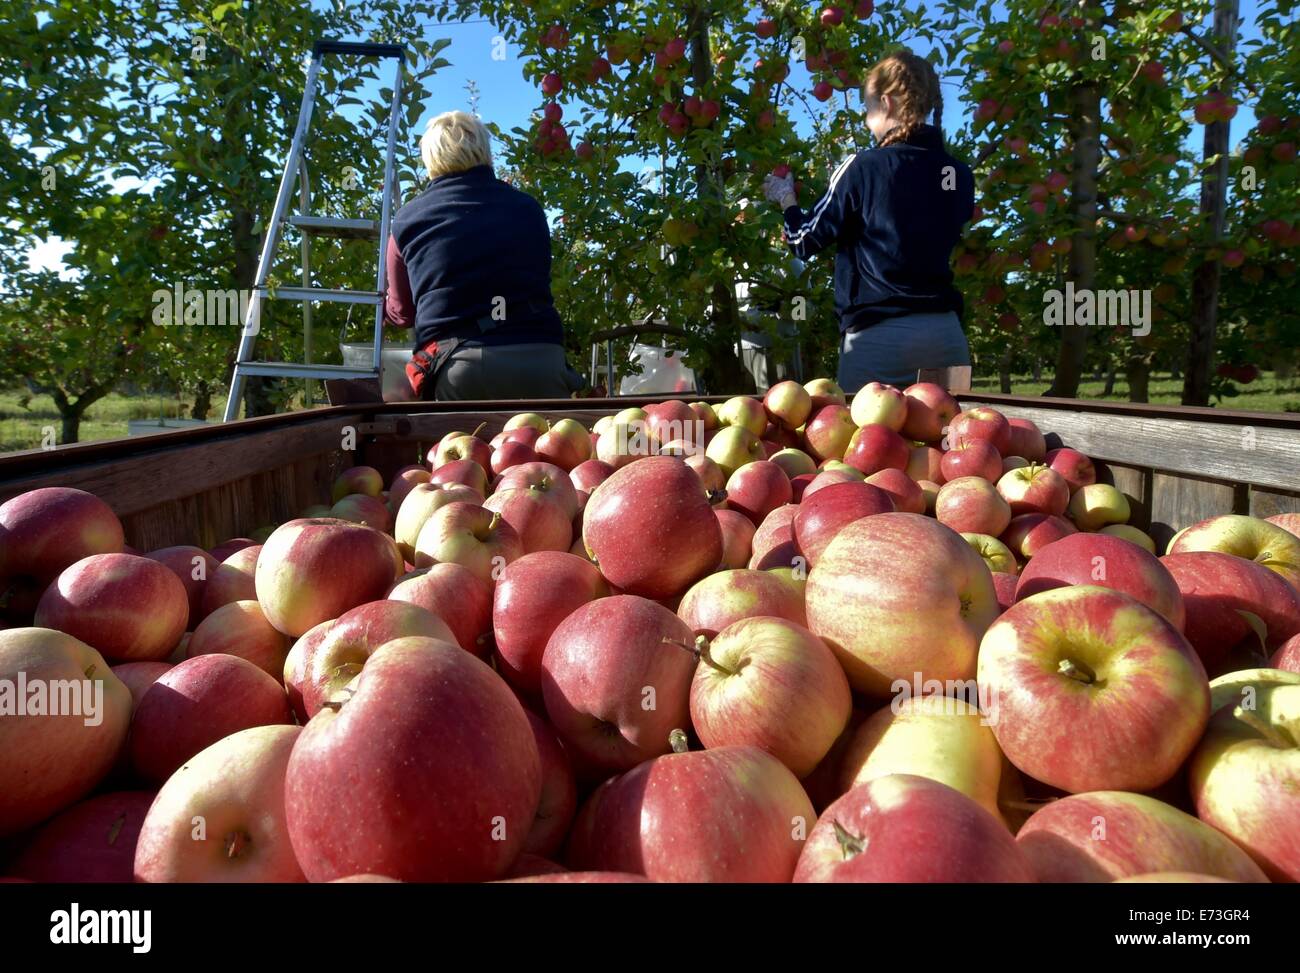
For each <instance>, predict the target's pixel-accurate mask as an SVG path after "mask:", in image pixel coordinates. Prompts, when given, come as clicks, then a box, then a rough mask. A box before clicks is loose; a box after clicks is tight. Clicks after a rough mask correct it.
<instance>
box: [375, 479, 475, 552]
mask: <svg viewBox="0 0 1300 973" xmlns="http://www.w3.org/2000/svg"><path fill="white" fill-rule="evenodd" d="M457 502H461V503H473V504H481V503H482V502H483V498H482V496H481V495H480V494H479V493H478V492H477V491H476V490H475V489H474V488H473V487H471V486H468V485H466V484H464V483H421V484H419V485H417V486H415V487H413V488H412V489H411V491H410V493H408V494H407V496H406V499H405V500H403V501H402V506H401V508H399V509H398V511H397V521H396V523H395V524H394V525H393V538H394V540H396V541H397V549H398V550H399V551H401V553H402V558H403V560H405V561H406V562H407V563H409V564H414V563H415V542H416V541H417V540H419V538H420V531H421V530H422V529H423V528H424V525H425V524H426V523H427V522H428V520H429V518H430V517H432V516H433V515H434V512H435V511H437V510H438V508H439V507H443V506H446V505H447V504H449V503H457Z"/></svg>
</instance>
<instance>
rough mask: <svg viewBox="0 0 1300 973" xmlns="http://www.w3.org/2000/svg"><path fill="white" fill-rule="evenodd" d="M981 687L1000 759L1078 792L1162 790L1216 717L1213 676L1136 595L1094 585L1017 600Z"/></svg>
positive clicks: (994, 639)
mask: <svg viewBox="0 0 1300 973" xmlns="http://www.w3.org/2000/svg"><path fill="white" fill-rule="evenodd" d="M1116 543H1122V542H1121V541H1116ZM1132 549H1133V550H1135V551H1136V550H1138V548H1135V547H1134V548H1132ZM1033 563H1034V562H1032V561H1031V562H1030V564H1031V566H1032V564H1033ZM1023 589H1024V581H1023V579H1022V581H1021V588H1020V589H1019V590H1018V594H1019V592H1020V591H1023ZM978 679H979V685H980V688H981V690H987V691H988V692H989V693H991V694H992V695H993V697H994V698H995V699H996V700H997V711H998V712H997V719H996V721H995V722H994V724H993V732H994V734H995V735H996V736H997V738H998V744H999V745H1000V746H1001V747H1002V752H1003V753H1005V754H1006V755H1007V757H1008V758H1009V759H1010V760H1011V762H1012V763H1013V764H1015V765H1016V767H1018V768H1019V769H1020V770H1021V771H1023V772H1024V773H1026V774H1028V775H1029V776H1031V777H1033V778H1034V779H1035V780H1039V781H1042V782H1043V783H1045V784H1048V785H1050V786H1052V787H1058V788H1060V789H1062V790H1067V791H1070V792H1072V793H1080V792H1082V791H1092V790H1108V789H1123V790H1133V791H1143V790H1151V789H1153V788H1155V787H1159V786H1160V785H1161V784H1163V783H1164V782H1165V781H1167V780H1169V778H1170V777H1172V776H1173V775H1174V774H1175V773H1176V772H1177V770H1178V768H1179V766H1180V765H1181V764H1182V762H1183V761H1184V760H1186V759H1187V757H1188V755H1189V754H1190V753H1191V752H1192V749H1193V748H1194V747H1195V746H1196V743H1197V741H1198V740H1199V739H1200V737H1201V733H1202V731H1203V730H1204V729H1205V724H1206V721H1207V720H1208V719H1209V710H1210V690H1209V682H1208V680H1207V679H1206V675H1205V667H1204V666H1203V665H1201V660H1200V659H1199V658H1198V657H1197V655H1196V653H1195V651H1194V650H1193V649H1192V647H1191V646H1190V645H1188V644H1187V640H1186V639H1184V638H1183V637H1182V635H1180V634H1179V632H1178V630H1177V629H1176V628H1174V626H1172V625H1171V624H1169V622H1168V621H1166V620H1165V618H1164V617H1162V616H1161V615H1159V614H1158V613H1156V612H1154V611H1152V610H1151V609H1150V608H1147V607H1146V606H1145V605H1142V604H1140V603H1139V602H1137V601H1135V600H1134V599H1133V598H1131V597H1130V596H1128V595H1126V594H1124V593H1123V592H1120V591H1113V590H1111V589H1109V588H1101V587H1096V586H1093V585H1075V586H1073V587H1068V588H1055V589H1053V590H1051V591H1044V592H1043V593H1041V594H1038V595H1035V596H1033V597H1031V598H1027V599H1025V600H1023V601H1017V602H1016V604H1015V605H1013V606H1012V607H1011V608H1010V609H1009V610H1008V611H1007V612H1005V613H1004V614H1003V615H1002V616H1001V617H1000V618H999V619H998V620H997V621H996V622H994V623H993V625H992V626H990V628H989V630H988V632H987V633H986V634H985V636H984V640H983V642H982V643H981V644H980V652H979V676H978ZM1138 755H1140V756H1138Z"/></svg>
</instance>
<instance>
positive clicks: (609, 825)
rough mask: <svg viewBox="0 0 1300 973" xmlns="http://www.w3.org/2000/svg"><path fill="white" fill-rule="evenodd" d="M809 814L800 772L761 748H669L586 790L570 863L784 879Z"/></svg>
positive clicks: (685, 877) (668, 876)
mask: <svg viewBox="0 0 1300 973" xmlns="http://www.w3.org/2000/svg"><path fill="white" fill-rule="evenodd" d="M814 818H815V812H814V811H813V807H812V804H811V803H810V802H809V800H808V795H807V794H805V793H804V790H803V788H802V787H800V786H799V781H798V780H797V779H795V776H794V775H793V774H792V773H790V771H789V770H787V769H786V768H785V766H784V765H782V763H781V762H780V761H779V760H777V759H776V758H775V757H773V756H771V755H770V754H767V753H764V752H763V751H762V750H758V749H756V748H754V747H722V748H719V749H717V750H699V751H695V752H691V753H672V754H668V755H666V756H662V757H656V758H655V759H653V760H649V761H646V762H645V763H643V764H641V765H640V766H639V767H636V768H634V769H633V770H630V771H628V772H627V773H625V774H623V775H621V776H619V777H614V778H611V779H610V780H608V781H606V782H605V783H603V784H601V785H600V787H598V788H597V789H596V790H595V791H594V792H593V793H592V795H591V797H590V798H588V800H587V802H586V804H584V805H583V807H582V810H581V811H579V812H578V818H577V820H576V821H575V822H574V826H573V832H572V834H571V836H570V838H569V855H568V864H569V865H570V867H572V868H576V869H595V870H613V871H622V872H632V873H635V874H639V875H644V876H646V877H647V878H649V879H650V880H651V881H655V882H788V881H790V877H791V876H792V875H793V874H794V869H795V863H796V861H797V860H798V858H799V851H800V848H801V847H802V845H803V841H802V839H801V836H802V835H803V834H804V833H806V829H807V828H808V827H810V826H811V823H812V821H813V819H814Z"/></svg>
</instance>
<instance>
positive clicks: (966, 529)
mask: <svg viewBox="0 0 1300 973" xmlns="http://www.w3.org/2000/svg"><path fill="white" fill-rule="evenodd" d="M934 516H935V518H936V519H937V520H938V521H939V523H941V524H943V525H944V526H946V527H951V528H952V529H953V530H955V531H957V532H958V533H961V534H990V535H992V536H993V537H997V536H998V535H999V534H1001V533H1002V532H1003V531H1004V530H1006V529H1007V525H1008V524H1009V523H1011V507H1010V506H1009V505H1008V504H1007V502H1006V501H1005V500H1004V499H1002V496H1001V494H999V493H998V491H997V488H996V487H995V486H994V485H993V484H992V483H990V482H989V481H988V480H986V479H984V478H983V477H979V476H960V477H957V479H955V480H949V481H948V482H947V483H945V484H944V485H943V486H941V487H940V488H939V495H938V496H937V497H936V498H935V501H934Z"/></svg>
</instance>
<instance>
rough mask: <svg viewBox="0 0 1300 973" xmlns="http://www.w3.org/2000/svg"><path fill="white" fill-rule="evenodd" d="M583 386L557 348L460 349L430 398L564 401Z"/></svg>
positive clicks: (536, 345) (547, 345)
mask: <svg viewBox="0 0 1300 973" xmlns="http://www.w3.org/2000/svg"><path fill="white" fill-rule="evenodd" d="M585 384H586V382H585V381H584V380H583V378H582V376H581V375H579V374H578V373H577V372H575V371H574V370H573V369H572V368H570V367H569V364H568V362H567V361H566V360H565V357H564V347H563V346H562V345H553V344H532V345H461V346H460V347H458V348H457V349H456V350H455V351H454V352H452V355H451V358H449V359H448V360H447V363H446V364H445V365H444V366H443V367H442V370H441V371H439V373H438V380H437V382H436V383H434V398H435V399H437V400H438V401H440V402H443V401H455V400H467V399H567V398H569V397H570V395H572V393H574V392H576V391H578V390H579V389H581V388H583V387H584V386H585Z"/></svg>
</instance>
